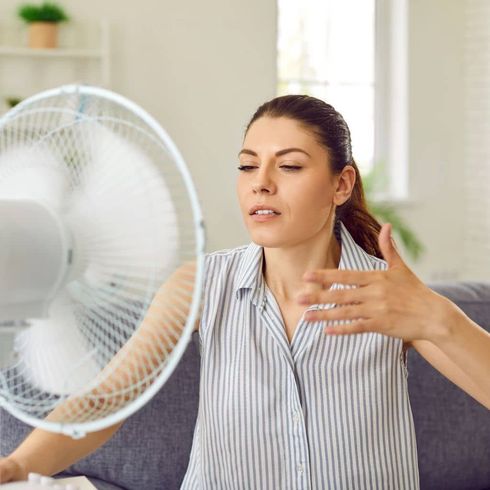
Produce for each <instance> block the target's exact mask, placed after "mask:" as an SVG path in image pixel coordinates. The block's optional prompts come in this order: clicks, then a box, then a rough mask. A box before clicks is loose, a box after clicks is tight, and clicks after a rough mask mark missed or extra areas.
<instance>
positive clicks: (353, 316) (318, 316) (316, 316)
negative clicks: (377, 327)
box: [305, 304, 369, 322]
mask: <svg viewBox="0 0 490 490" xmlns="http://www.w3.org/2000/svg"><path fill="white" fill-rule="evenodd" d="M359 318H369V313H368V311H367V307H366V306H365V305H363V304H354V305H347V306H341V307H338V308H329V309H328V310H316V311H313V310H310V311H307V312H306V313H305V320H308V321H310V322H317V321H333V320H357V319H359Z"/></svg>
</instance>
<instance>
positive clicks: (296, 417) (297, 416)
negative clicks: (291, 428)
mask: <svg viewBox="0 0 490 490" xmlns="http://www.w3.org/2000/svg"><path fill="white" fill-rule="evenodd" d="M293 420H294V422H295V423H296V424H297V423H298V422H299V412H298V411H297V410H295V411H294V412H293Z"/></svg>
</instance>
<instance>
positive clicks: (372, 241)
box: [335, 160, 383, 259]
mask: <svg viewBox="0 0 490 490" xmlns="http://www.w3.org/2000/svg"><path fill="white" fill-rule="evenodd" d="M349 165H351V166H352V167H354V170H355V171H356V183H355V184H354V189H353V190H352V194H351V197H350V199H349V200H348V201H346V202H345V203H344V204H342V205H341V206H338V207H337V209H336V210H335V217H336V219H337V220H340V221H342V223H344V225H345V227H346V228H347V230H348V232H349V233H350V234H351V235H352V238H353V239H354V241H355V242H356V243H357V244H358V245H360V246H361V247H362V248H363V249H364V250H365V251H366V252H367V253H368V254H370V255H374V256H375V257H378V258H380V259H382V258H383V255H382V254H381V250H380V249H379V244H378V235H379V232H380V230H381V225H380V224H379V222H378V221H377V220H376V219H375V218H374V217H373V216H372V215H371V213H370V212H369V211H368V208H367V204H366V198H365V195H364V189H363V186H362V181H361V175H360V173H359V169H358V167H357V164H356V162H355V161H354V160H352V161H351V162H350V163H349Z"/></svg>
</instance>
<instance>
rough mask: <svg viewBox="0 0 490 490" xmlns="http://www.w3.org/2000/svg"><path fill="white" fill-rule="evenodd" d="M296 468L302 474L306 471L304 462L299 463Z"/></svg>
mask: <svg viewBox="0 0 490 490" xmlns="http://www.w3.org/2000/svg"><path fill="white" fill-rule="evenodd" d="M296 469H297V470H298V473H301V474H303V473H304V471H305V467H304V466H303V465H302V464H299V465H298V466H296Z"/></svg>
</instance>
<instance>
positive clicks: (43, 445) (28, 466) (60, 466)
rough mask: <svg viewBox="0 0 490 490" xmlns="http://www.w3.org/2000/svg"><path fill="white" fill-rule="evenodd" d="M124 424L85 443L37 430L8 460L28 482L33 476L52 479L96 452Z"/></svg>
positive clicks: (100, 433) (105, 430)
mask: <svg viewBox="0 0 490 490" xmlns="http://www.w3.org/2000/svg"><path fill="white" fill-rule="evenodd" d="M122 424H123V422H120V423H118V424H116V425H113V426H111V427H108V428H107V429H104V430H101V431H98V432H92V433H89V434H87V435H86V436H85V437H84V438H82V439H72V438H71V437H69V436H65V435H62V434H54V433H52V432H47V431H44V430H41V429H35V430H34V431H32V432H31V433H30V434H29V436H28V437H27V438H26V439H25V440H24V442H23V443H22V444H21V445H20V446H19V447H18V448H17V449H16V450H15V451H14V452H13V453H12V454H11V455H10V456H9V457H8V458H9V459H11V460H13V461H15V462H16V463H18V464H19V466H20V467H21V468H22V471H23V473H24V474H23V475H22V477H23V478H24V479H26V478H27V474H28V473H30V472H34V473H39V474H41V475H47V476H51V475H54V474H56V473H59V472H60V471H63V470H64V469H66V468H68V467H69V466H70V465H72V464H73V463H75V462H76V461H78V460H79V459H82V458H84V457H85V456H88V455H89V454H90V453H91V452H93V451H95V450H96V449H97V448H98V447H100V446H101V445H102V444H104V443H105V442H106V441H107V440H109V439H110V438H111V437H112V435H113V434H114V433H115V432H116V431H117V430H118V429H119V427H121V425H122Z"/></svg>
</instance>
